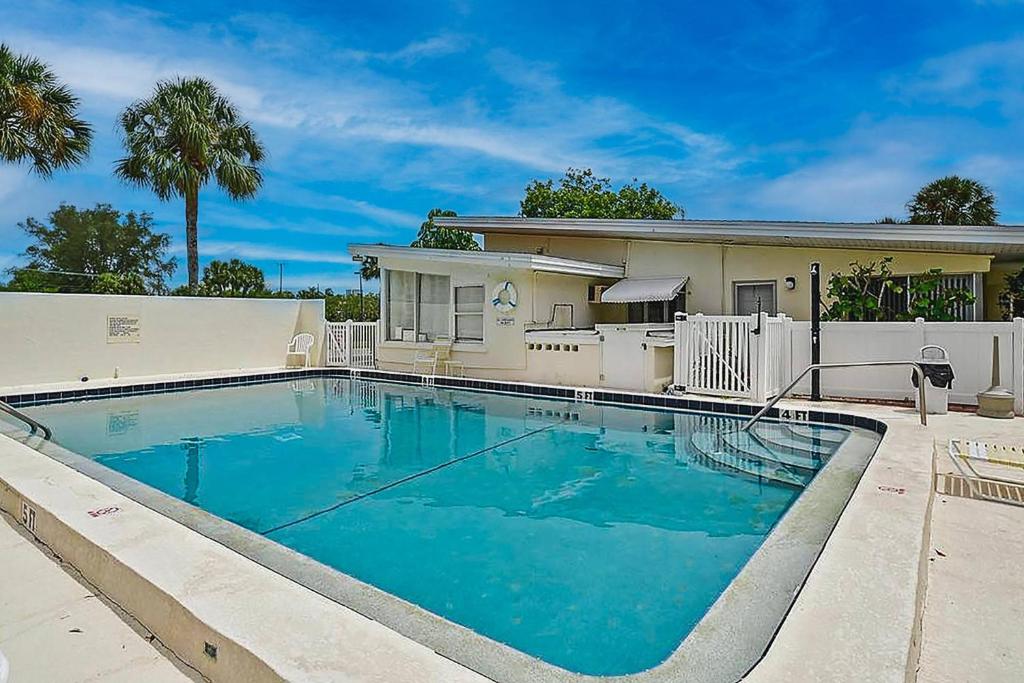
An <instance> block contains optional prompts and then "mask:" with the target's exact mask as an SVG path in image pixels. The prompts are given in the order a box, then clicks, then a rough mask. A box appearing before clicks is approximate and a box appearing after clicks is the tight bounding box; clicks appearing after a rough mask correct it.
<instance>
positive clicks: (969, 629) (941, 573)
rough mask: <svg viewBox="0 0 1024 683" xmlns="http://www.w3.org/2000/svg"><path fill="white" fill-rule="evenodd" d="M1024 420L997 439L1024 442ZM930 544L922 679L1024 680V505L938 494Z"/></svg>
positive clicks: (944, 465)
mask: <svg viewBox="0 0 1024 683" xmlns="http://www.w3.org/2000/svg"><path fill="white" fill-rule="evenodd" d="M1020 422H1021V421H1020V420H1019V419H1018V420H1014V421H1013V422H1007V423H1004V424H1005V425H1007V427H1008V429H1005V430H1003V433H1002V434H1001V435H993V440H999V441H1002V442H1004V443H1005V442H1011V441H1015V442H1017V443H1024V427H1022V426H1021V425H1020ZM1010 428H1012V431H1011V429H1010ZM971 436H975V434H972V435H971ZM978 436H980V435H978ZM939 445H940V447H941V446H942V445H943V444H942V442H940V444H939ZM936 471H937V472H938V473H939V475H940V476H941V475H942V474H943V473H946V472H952V471H953V467H952V466H951V464H950V461H949V458H948V457H946V456H945V455H944V454H942V453H939V454H938V455H937V458H936ZM930 546H931V547H930V549H929V553H928V568H927V569H928V588H927V593H926V597H925V608H924V619H923V622H922V644H921V657H920V660H919V667H918V678H917V680H918V681H919V682H920V683H946V682H948V683H954V682H955V683H1001V682H1002V681H1007V682H1010V681H1013V682H1016V681H1021V680H1024V508H1020V507H1014V506H1010V505H1004V504H1001V503H994V502H990V501H984V500H972V499H967V498H959V497H954V496H947V495H942V494H940V493H936V495H935V503H934V507H933V509H932V528H931V543H930Z"/></svg>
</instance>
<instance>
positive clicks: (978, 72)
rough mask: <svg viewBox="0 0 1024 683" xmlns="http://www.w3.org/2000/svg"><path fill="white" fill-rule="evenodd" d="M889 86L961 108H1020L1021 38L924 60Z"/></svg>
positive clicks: (1023, 85)
mask: <svg viewBox="0 0 1024 683" xmlns="http://www.w3.org/2000/svg"><path fill="white" fill-rule="evenodd" d="M889 85H890V87H891V88H893V89H894V90H895V91H896V92H898V93H900V94H902V95H903V96H904V97H905V98H908V99H911V100H913V99H918V98H920V99H924V100H927V101H932V102H935V101H941V102H944V103H948V104H953V105H956V106H961V107H968V108H973V107H978V106H981V105H983V104H989V103H996V104H998V105H1000V106H1002V108H1003V109H1004V110H1005V111H1006V112H1007V113H1020V112H1021V111H1024V38H1014V39H1010V40H1005V41H995V42H985V43H979V44H977V45H971V46H969V47H965V48H962V49H959V50H955V51H953V52H950V53H949V54H946V55H942V56H940V57H935V58H932V59H929V60H927V61H925V62H924V63H923V64H922V65H921V67H920V69H919V70H918V71H917V72H916V73H915V74H913V75H912V76H911V77H910V78H906V79H901V78H894V79H891V80H890V82H889Z"/></svg>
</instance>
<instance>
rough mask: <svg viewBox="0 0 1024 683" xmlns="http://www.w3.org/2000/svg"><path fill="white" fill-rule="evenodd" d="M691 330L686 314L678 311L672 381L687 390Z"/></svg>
mask: <svg viewBox="0 0 1024 683" xmlns="http://www.w3.org/2000/svg"><path fill="white" fill-rule="evenodd" d="M688 332H689V330H688V329H687V322H686V314H685V313H676V315H675V349H674V350H673V358H672V383H673V384H675V385H676V386H677V387H679V388H682V389H683V390H684V391H685V390H686V380H687V377H686V368H687V367H688V360H689V356H688V353H689V349H688V346H689V334H688Z"/></svg>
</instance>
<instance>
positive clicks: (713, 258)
mask: <svg viewBox="0 0 1024 683" xmlns="http://www.w3.org/2000/svg"><path fill="white" fill-rule="evenodd" d="M485 246H486V249H488V250H495V251H513V252H528V253H535V252H537V251H538V250H540V249H543V250H544V253H546V254H550V255H552V256H564V257H568V258H578V259H590V260H595V261H600V262H602V263H616V264H622V263H625V265H626V275H627V276H628V277H655V276H668V275H677V274H678V275H688V276H689V277H690V281H689V283H688V284H687V287H686V291H687V310H688V311H689V312H690V313H705V314H709V315H714V314H726V315H728V314H731V313H733V312H734V311H733V283H736V282H750V281H773V282H775V283H776V292H777V293H778V299H779V310H780V311H782V312H784V313H786V314H788V315H789V316H791V317H793V318H794V319H797V320H806V319H807V318H809V317H810V295H809V293H808V282H809V277H810V276H809V269H810V264H811V263H812V262H814V261H818V262H820V263H821V266H822V283H823V287H824V282H825V281H827V279H828V276H829V274H830V273H834V272H846V271H848V270H849V264H850V262H851V261H859V262H861V263H864V262H867V261H872V260H878V259H881V258H883V257H885V256H892V257H893V258H894V260H893V264H892V268H893V271H894V272H895V273H896V274H898V275H902V274H914V273H921V272H924V271H926V270H928V269H930V268H942V269H943V270H944V271H945V272H947V273H986V272H988V270H989V266H990V263H991V257H989V256H985V255H973V254H943V253H935V252H902V251H896V252H887V251H873V250H866V249H861V250H854V249H808V248H800V247H763V246H735V245H720V244H695V243H690V244H688V243H682V242H656V241H649V240H619V239H596V238H565V237H551V238H544V237H537V236H529V235H527V236H517V235H488V236H487V237H486V238H485ZM790 275H791V276H794V277H795V278H796V289H794V290H787V289H786V288H785V285H784V280H785V278H786V277H787V276H790ZM992 305H993V304H992V301H991V299H990V297H989V296H988V292H986V302H985V309H986V311H990V310H991V306H992ZM599 308H601V309H604V306H602V307H599ZM997 308H998V307H997ZM594 315H595V316H596V317H597V318H598V322H615V321H619V320H624V319H625V311H624V309H623V307H622V306H615V307H611V308H608V309H604V310H599V311H597V312H596V313H595V314H594ZM988 315H989V317H992V316H991V314H988ZM995 318H996V319H998V315H996V316H995Z"/></svg>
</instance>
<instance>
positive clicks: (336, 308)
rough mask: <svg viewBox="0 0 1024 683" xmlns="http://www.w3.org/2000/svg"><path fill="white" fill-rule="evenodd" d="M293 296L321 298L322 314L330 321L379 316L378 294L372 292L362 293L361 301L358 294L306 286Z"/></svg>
mask: <svg viewBox="0 0 1024 683" xmlns="http://www.w3.org/2000/svg"><path fill="white" fill-rule="evenodd" d="M295 296H296V297H297V298H299V299H323V300H324V316H325V317H326V318H327V320H329V321H331V322H345V321H346V320H357V321H362V320H377V318H378V317H380V296H379V295H378V294H375V293H373V292H367V293H366V294H364V295H363V300H362V301H360V299H359V294H356V293H349V292H346V293H344V294H335V293H334V291H333V290H332V289H331V288H330V287H328V288H327V289H324V290H321V289H320V288H319V287H307V288H306V289H303V290H300V291H299V292H297V293H296V295H295Z"/></svg>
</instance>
